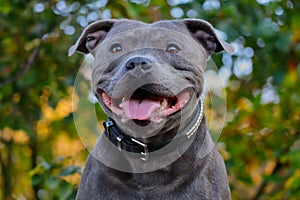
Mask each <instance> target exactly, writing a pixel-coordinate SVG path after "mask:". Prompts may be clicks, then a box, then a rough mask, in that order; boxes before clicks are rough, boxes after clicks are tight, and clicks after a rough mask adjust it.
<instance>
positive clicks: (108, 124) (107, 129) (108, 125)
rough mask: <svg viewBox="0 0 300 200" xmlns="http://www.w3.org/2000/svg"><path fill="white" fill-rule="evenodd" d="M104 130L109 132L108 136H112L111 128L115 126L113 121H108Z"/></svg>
mask: <svg viewBox="0 0 300 200" xmlns="http://www.w3.org/2000/svg"><path fill="white" fill-rule="evenodd" d="M103 125H104V128H105V130H106V132H108V134H109V135H110V129H109V128H110V127H111V126H113V125H114V123H113V122H112V121H107V122H104V123H103Z"/></svg>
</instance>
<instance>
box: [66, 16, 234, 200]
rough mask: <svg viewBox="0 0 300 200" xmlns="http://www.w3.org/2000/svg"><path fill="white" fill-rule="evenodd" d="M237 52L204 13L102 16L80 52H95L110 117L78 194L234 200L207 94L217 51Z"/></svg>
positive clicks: (95, 73) (96, 89)
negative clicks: (207, 112)
mask: <svg viewBox="0 0 300 200" xmlns="http://www.w3.org/2000/svg"><path fill="white" fill-rule="evenodd" d="M223 50H225V51H227V52H228V53H230V54H231V53H233V51H234V49H233V47H232V46H230V45H229V44H228V43H226V42H225V41H223V40H221V39H220V38H218V37H217V35H216V33H215V31H214V28H213V27H212V26H211V24H209V23H208V22H206V21H204V20H200V19H184V20H165V21H158V22H155V23H152V24H147V23H143V22H140V21H134V20H126V19H120V20H100V21H96V22H94V23H92V24H91V25H89V26H88V27H87V28H86V29H85V30H84V31H83V33H82V35H81V36H80V38H79V39H78V41H77V42H76V44H75V45H74V46H72V47H71V48H70V49H69V55H72V54H73V53H74V52H75V51H78V52H81V53H83V54H89V53H90V54H91V55H93V57H94V64H93V70H92V78H91V82H92V92H93V93H94V94H95V96H96V97H97V98H98V100H99V103H100V105H101V107H102V108H103V110H104V112H105V113H106V114H107V115H108V116H109V120H108V121H107V122H105V123H104V127H105V131H104V134H102V135H101V136H100V137H99V139H98V141H97V144H96V146H95V148H94V150H93V152H92V153H91V154H90V155H89V157H88V159H87V162H86V166H85V168H84V172H83V175H82V178H81V182H80V187H79V190H78V193H77V199H80V200H83V199H86V200H93V199H95V200H96V199H97V200H98V199H105V200H106V199H108V200H109V199H111V200H116V199H117V200H125V199H129V200H135V199H183V200H187V199H191V200H195V199H231V195H230V189H229V184H228V178H227V173H226V169H225V165H224V161H223V159H222V157H221V155H220V154H219V153H218V151H217V150H216V148H215V147H214V143H213V142H212V139H211V137H210V135H209V133H208V129H207V125H206V121H205V116H204V114H203V103H202V100H201V97H200V96H201V93H202V90H203V85H204V79H203V74H204V70H205V67H206V62H207V60H208V58H209V57H210V55H211V54H212V53H219V52H221V51H223Z"/></svg>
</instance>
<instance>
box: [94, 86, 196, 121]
mask: <svg viewBox="0 0 300 200" xmlns="http://www.w3.org/2000/svg"><path fill="white" fill-rule="evenodd" d="M193 91H194V90H193V88H191V87H187V88H185V89H183V90H181V91H180V92H179V93H177V94H176V95H168V96H160V95H156V94H152V93H150V92H147V91H143V90H139V89H138V90H137V91H136V92H135V93H134V94H132V95H131V97H129V96H124V97H122V98H117V99H115V98H112V97H110V96H109V95H108V94H107V93H106V92H105V91H99V94H100V96H101V99H102V101H103V103H104V105H105V106H106V107H107V108H108V109H109V110H110V111H111V112H113V113H114V114H116V115H118V116H119V117H121V119H122V121H127V120H129V119H131V120H138V121H153V122H156V123H159V122H161V121H162V119H163V118H165V117H167V116H170V115H173V114H175V113H177V112H178V111H180V110H181V109H182V108H183V107H185V106H186V105H187V104H188V102H189V100H190V99H191V96H192V94H193ZM139 98H140V99H139ZM136 101H137V102H140V104H142V103H141V102H145V103H144V104H146V105H147V106H146V107H147V109H145V110H143V109H142V110H141V108H140V111H135V112H133V111H132V112H131V108H130V105H132V104H133V103H132V102H136ZM135 104H139V103H135ZM132 107H133V108H135V109H136V107H135V106H132ZM138 107H139V106H138ZM139 112H142V114H139Z"/></svg>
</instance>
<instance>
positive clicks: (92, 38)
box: [86, 35, 96, 42]
mask: <svg viewBox="0 0 300 200" xmlns="http://www.w3.org/2000/svg"><path fill="white" fill-rule="evenodd" d="M94 39H96V38H95V37H94V36H90V35H89V36H87V39H86V40H87V42H90V41H92V40H94Z"/></svg>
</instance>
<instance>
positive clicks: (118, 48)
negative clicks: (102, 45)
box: [109, 43, 122, 53]
mask: <svg viewBox="0 0 300 200" xmlns="http://www.w3.org/2000/svg"><path fill="white" fill-rule="evenodd" d="M109 51H110V52H112V53H117V52H120V51H122V47H121V45H120V44H118V43H115V44H113V45H111V47H110V49H109Z"/></svg>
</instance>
